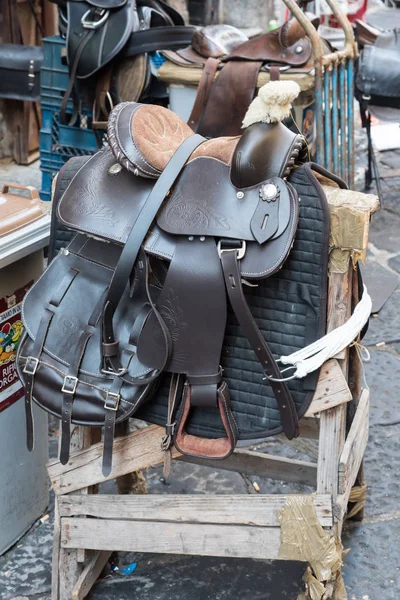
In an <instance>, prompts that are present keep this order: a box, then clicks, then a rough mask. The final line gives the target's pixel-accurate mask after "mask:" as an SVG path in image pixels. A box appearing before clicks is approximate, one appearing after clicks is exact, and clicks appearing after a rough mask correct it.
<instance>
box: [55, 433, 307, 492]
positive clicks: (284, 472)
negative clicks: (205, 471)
mask: <svg viewBox="0 0 400 600" xmlns="http://www.w3.org/2000/svg"><path fill="white" fill-rule="evenodd" d="M163 434H164V429H163V428H162V427H157V426H156V425H152V426H150V427H147V428H145V429H141V430H139V431H135V432H132V433H130V434H129V435H127V436H126V437H123V438H117V439H116V440H115V443H114V453H113V470H112V473H111V474H110V475H109V477H107V478H106V479H113V478H115V477H119V476H121V475H124V474H125V473H130V472H132V471H137V470H139V469H145V468H147V467H149V466H151V465H156V464H160V463H162V462H163V460H164V455H163V451H162V450H161V446H160V442H161V437H162V435H163ZM102 452H103V444H102V443H98V444H94V445H93V446H91V447H90V448H88V449H86V450H82V451H81V452H78V453H76V454H74V455H73V456H71V458H70V461H69V462H68V464H67V465H62V464H61V463H60V462H59V461H53V462H51V463H49V465H48V473H49V477H50V479H51V482H52V485H53V488H54V491H55V493H56V494H57V495H62V494H68V493H71V492H75V491H76V490H80V489H82V488H84V487H87V486H88V485H94V484H96V483H101V482H102V481H104V480H105V478H104V477H103V475H102V472H101V462H102ZM173 457H174V458H177V457H180V459H181V460H185V461H188V462H192V463H196V464H202V465H211V466H213V467H214V468H215V467H218V468H220V469H224V470H227V471H238V472H241V473H246V474H253V475H260V476H264V477H271V478H272V479H279V480H282V479H286V480H287V481H297V482H300V483H304V484H307V485H313V486H315V485H316V472H317V465H316V464H315V463H309V462H306V461H300V460H292V459H288V458H284V457H280V456H272V455H270V454H263V453H261V452H252V451H251V450H247V449H245V450H244V449H238V450H236V451H235V452H234V454H232V455H231V456H230V457H228V458H227V459H225V460H223V461H219V462H218V464H217V463H216V462H215V461H207V460H204V459H200V458H192V457H186V456H185V457H183V456H181V455H180V454H179V453H178V452H177V451H176V450H173Z"/></svg>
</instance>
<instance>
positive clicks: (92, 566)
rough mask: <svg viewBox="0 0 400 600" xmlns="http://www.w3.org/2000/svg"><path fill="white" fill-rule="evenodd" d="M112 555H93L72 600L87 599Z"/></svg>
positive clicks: (97, 553) (103, 551)
mask: <svg viewBox="0 0 400 600" xmlns="http://www.w3.org/2000/svg"><path fill="white" fill-rule="evenodd" d="M78 498H79V496H78ZM111 554H112V552H110V551H109V550H102V551H98V552H95V553H94V554H93V556H92V557H91V558H90V559H89V561H88V563H87V565H86V566H85V568H84V569H83V571H82V573H81V575H80V577H79V579H78V581H77V582H76V584H75V587H74V589H73V590H72V600H84V598H86V596H87V595H88V593H89V592H90V590H91V589H92V587H93V585H94V584H95V583H96V581H97V578H98V577H99V575H100V573H101V572H102V570H103V569H104V567H105V566H106V564H107V562H108V560H109V558H110V556H111Z"/></svg>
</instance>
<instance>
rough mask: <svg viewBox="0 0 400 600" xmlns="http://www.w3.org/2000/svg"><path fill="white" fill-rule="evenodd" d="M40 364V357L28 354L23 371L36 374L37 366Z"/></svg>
mask: <svg viewBox="0 0 400 600" xmlns="http://www.w3.org/2000/svg"><path fill="white" fill-rule="evenodd" d="M38 366H39V359H38V358H35V357H34V356H28V357H27V359H26V363H25V366H24V368H23V369H22V372H23V373H26V374H27V375H32V376H33V375H35V373H36V371H37V368H38Z"/></svg>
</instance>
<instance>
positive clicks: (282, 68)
mask: <svg viewBox="0 0 400 600" xmlns="http://www.w3.org/2000/svg"><path fill="white" fill-rule="evenodd" d="M277 66H278V65H264V69H265V70H266V71H270V70H271V68H272V67H277ZM291 68H292V67H291V66H290V65H282V67H279V72H280V73H284V72H285V71H289V69H291Z"/></svg>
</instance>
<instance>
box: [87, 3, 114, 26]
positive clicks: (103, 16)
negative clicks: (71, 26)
mask: <svg viewBox="0 0 400 600" xmlns="http://www.w3.org/2000/svg"><path fill="white" fill-rule="evenodd" d="M91 14H93V17H94V16H95V15H98V16H99V17H100V19H99V20H98V21H93V19H92V20H89V15H91ZM109 14H110V11H109V10H106V9H104V8H103V9H101V10H99V11H97V10H96V11H94V12H93V9H91V8H89V10H87V11H86V12H85V14H84V15H83V17H82V19H81V24H82V27H84V28H85V29H97V28H98V27H101V26H102V25H103V23H105V22H106V21H107V19H108V17H109Z"/></svg>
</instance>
